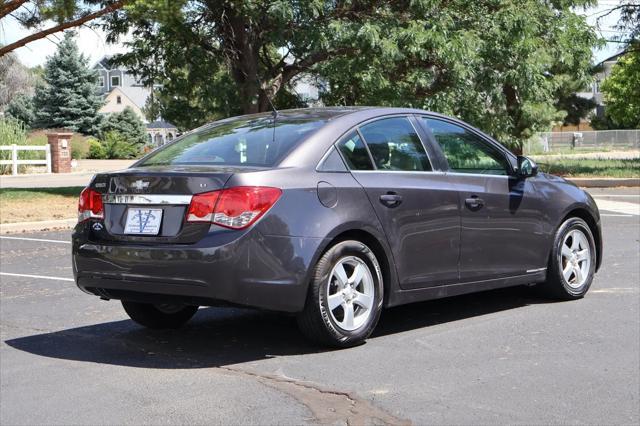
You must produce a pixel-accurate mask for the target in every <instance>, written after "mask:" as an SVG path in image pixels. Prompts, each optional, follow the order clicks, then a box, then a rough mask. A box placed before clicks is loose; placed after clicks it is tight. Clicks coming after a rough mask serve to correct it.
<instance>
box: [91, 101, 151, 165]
mask: <svg viewBox="0 0 640 426" xmlns="http://www.w3.org/2000/svg"><path fill="white" fill-rule="evenodd" d="M109 132H118V133H119V134H120V135H121V136H120V137H121V139H122V140H124V141H125V142H126V143H128V144H129V145H131V147H132V148H133V149H135V152H136V154H138V153H140V152H142V147H143V146H144V145H145V144H146V142H147V129H146V127H145V125H144V123H143V122H142V120H141V119H140V117H138V115H137V114H136V113H135V112H134V111H133V109H131V108H130V107H126V108H125V109H124V110H123V111H122V112H116V113H112V114H109V116H108V117H107V119H106V120H104V121H103V123H102V124H101V126H100V139H102V140H103V141H104V140H106V135H107V133H109Z"/></svg>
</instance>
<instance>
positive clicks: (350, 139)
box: [338, 132, 373, 170]
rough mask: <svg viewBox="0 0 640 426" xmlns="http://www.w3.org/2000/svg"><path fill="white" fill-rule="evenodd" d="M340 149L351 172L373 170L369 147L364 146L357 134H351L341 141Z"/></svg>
mask: <svg viewBox="0 0 640 426" xmlns="http://www.w3.org/2000/svg"><path fill="white" fill-rule="evenodd" d="M338 149H339V150H340V152H341V153H342V156H343V157H344V159H345V161H346V162H347V165H348V166H349V168H350V169H351V170H373V164H371V158H370V157H369V153H368V152H367V147H366V146H364V143H363V142H362V139H360V136H358V133H357V132H353V133H351V134H350V135H349V136H347V137H346V138H344V139H343V140H342V141H340V142H339V143H338Z"/></svg>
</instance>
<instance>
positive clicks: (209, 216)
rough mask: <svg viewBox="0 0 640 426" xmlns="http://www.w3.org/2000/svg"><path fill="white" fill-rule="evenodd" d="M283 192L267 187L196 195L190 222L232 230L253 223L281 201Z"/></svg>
mask: <svg viewBox="0 0 640 426" xmlns="http://www.w3.org/2000/svg"><path fill="white" fill-rule="evenodd" d="M281 194H282V191H281V190H280V189H278V188H269V187H265V186H236V187H234V188H229V189H223V190H221V191H213V192H205V193H203V194H196V195H194V196H193V198H192V199H191V204H190V205H189V210H188V211H187V222H211V223H215V224H216V225H220V226H224V227H227V228H232V229H242V228H246V227H247V226H249V225H251V224H252V223H254V222H255V221H256V220H258V218H260V216H262V215H263V214H264V213H265V212H266V211H267V210H269V209H270V208H271V206H273V204H274V203H275V202H276V201H277V200H278V198H280V195H281Z"/></svg>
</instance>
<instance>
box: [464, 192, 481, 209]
mask: <svg viewBox="0 0 640 426" xmlns="http://www.w3.org/2000/svg"><path fill="white" fill-rule="evenodd" d="M464 203H465V204H466V205H467V207H469V208H470V209H471V210H479V209H481V208H482V206H484V200H483V199H482V198H478V196H477V195H472V196H471V197H469V198H467V199H466V200H464Z"/></svg>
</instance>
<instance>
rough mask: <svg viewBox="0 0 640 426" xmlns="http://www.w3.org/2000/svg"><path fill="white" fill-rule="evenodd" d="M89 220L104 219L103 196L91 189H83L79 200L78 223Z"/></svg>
mask: <svg viewBox="0 0 640 426" xmlns="http://www.w3.org/2000/svg"><path fill="white" fill-rule="evenodd" d="M87 219H104V207H103V205H102V194H101V193H99V192H98V191H95V190H93V189H91V188H85V189H83V190H82V192H81V193H80V199H79V200H78V222H84V221H85V220H87Z"/></svg>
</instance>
